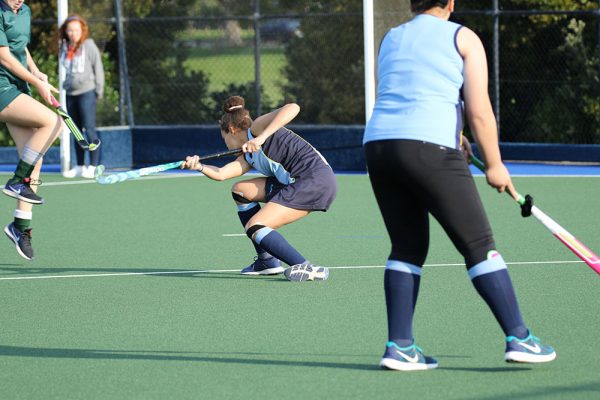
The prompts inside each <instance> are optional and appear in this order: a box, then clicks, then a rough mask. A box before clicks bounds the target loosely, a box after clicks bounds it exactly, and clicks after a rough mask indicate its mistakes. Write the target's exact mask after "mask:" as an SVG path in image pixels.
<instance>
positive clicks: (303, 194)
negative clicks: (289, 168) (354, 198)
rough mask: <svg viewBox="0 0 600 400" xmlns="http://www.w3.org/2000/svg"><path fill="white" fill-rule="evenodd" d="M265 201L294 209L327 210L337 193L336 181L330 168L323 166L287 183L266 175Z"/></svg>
mask: <svg viewBox="0 0 600 400" xmlns="http://www.w3.org/2000/svg"><path fill="white" fill-rule="evenodd" d="M265 192H266V195H265V201H267V202H270V201H272V202H273V203H277V204H281V205H282V206H286V207H289V208H293V209H296V210H308V211H327V210H328V209H329V206H331V203H333V200H334V199H335V195H336V193H337V182H336V180H335V175H334V173H333V171H332V170H331V168H329V167H324V168H319V169H317V170H314V171H311V173H310V174H307V175H305V176H300V177H296V178H295V182H294V183H291V184H289V185H284V184H282V183H280V182H279V181H278V180H277V179H276V178H275V177H268V178H267V182H266V184H265Z"/></svg>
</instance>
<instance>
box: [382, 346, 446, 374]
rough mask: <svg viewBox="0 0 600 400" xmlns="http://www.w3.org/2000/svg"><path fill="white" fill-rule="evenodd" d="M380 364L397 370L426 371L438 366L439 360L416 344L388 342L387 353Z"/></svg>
mask: <svg viewBox="0 0 600 400" xmlns="http://www.w3.org/2000/svg"><path fill="white" fill-rule="evenodd" d="M379 366H380V367H381V368H385V369H393V370H396V371H424V370H427V369H434V368H437V367H438V362H437V360H436V359H435V358H433V357H428V356H426V355H425V354H423V350H421V348H420V347H419V346H417V345H415V344H413V345H412V346H408V347H400V346H398V345H397V344H396V343H394V342H391V341H390V342H387V344H386V345H385V353H383V357H382V358H381V361H380V362H379Z"/></svg>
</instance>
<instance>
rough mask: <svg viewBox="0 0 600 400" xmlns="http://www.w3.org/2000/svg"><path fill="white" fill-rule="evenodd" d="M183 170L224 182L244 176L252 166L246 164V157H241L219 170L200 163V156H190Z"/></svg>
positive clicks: (182, 167)
mask: <svg viewBox="0 0 600 400" xmlns="http://www.w3.org/2000/svg"><path fill="white" fill-rule="evenodd" d="M181 169H189V170H192V171H198V172H202V173H203V174H204V175H206V176H207V177H208V178H210V179H212V180H214V181H224V180H226V179H230V178H235V177H237V176H241V175H244V174H245V173H246V172H248V171H250V164H248V163H247V162H246V160H245V159H244V156H239V157H238V158H236V159H235V160H234V161H232V162H230V163H228V164H225V165H224V166H223V167H220V168H219V167H215V166H213V165H206V164H202V163H200V157H199V156H188V157H186V159H185V163H184V164H183V165H182V166H181Z"/></svg>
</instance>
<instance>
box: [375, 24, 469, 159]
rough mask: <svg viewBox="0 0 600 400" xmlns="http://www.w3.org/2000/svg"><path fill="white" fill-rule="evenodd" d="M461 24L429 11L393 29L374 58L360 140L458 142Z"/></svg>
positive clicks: (459, 124)
mask: <svg viewBox="0 0 600 400" xmlns="http://www.w3.org/2000/svg"><path fill="white" fill-rule="evenodd" d="M460 28H461V25H458V24H456V23H454V22H449V21H446V20H443V19H441V18H437V17H434V16H431V15H428V14H419V15H417V16H416V17H415V18H413V19H412V20H411V21H409V22H407V23H405V24H402V25H399V26H397V27H396V28H393V29H391V30H390V31H389V32H388V33H387V34H386V36H385V37H384V38H383V41H382V43H381V47H380V49H379V57H378V60H377V63H378V67H377V76H378V85H377V101H376V102H375V107H374V109H373V115H372V117H371V119H370V120H369V122H368V124H367V127H366V130H365V135H364V138H363V143H367V142H370V141H376V140H389V139H392V140H393V139H409V140H420V141H426V142H430V143H435V144H440V145H442V146H446V147H451V148H458V147H459V144H460V133H461V131H462V128H463V109H462V101H461V98H460V89H461V88H462V85H463V59H462V57H461V55H460V54H459V52H458V49H457V47H456V34H457V33H458V30H459V29H460Z"/></svg>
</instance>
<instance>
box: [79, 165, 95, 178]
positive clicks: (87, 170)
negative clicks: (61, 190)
mask: <svg viewBox="0 0 600 400" xmlns="http://www.w3.org/2000/svg"><path fill="white" fill-rule="evenodd" d="M94 172H96V167H95V166H93V165H89V166H87V167H83V170H82V171H81V176H82V177H83V178H88V179H93V178H94Z"/></svg>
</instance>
